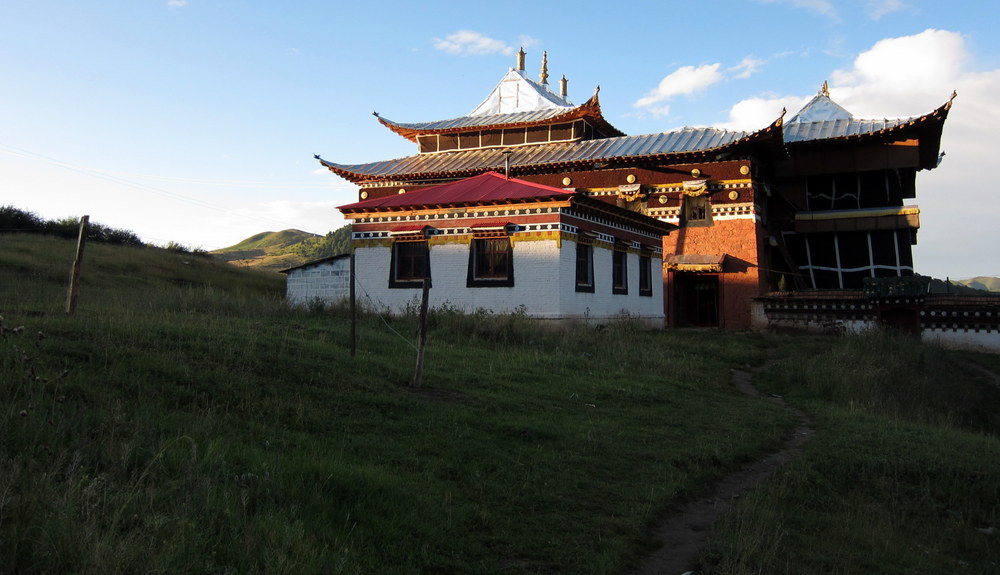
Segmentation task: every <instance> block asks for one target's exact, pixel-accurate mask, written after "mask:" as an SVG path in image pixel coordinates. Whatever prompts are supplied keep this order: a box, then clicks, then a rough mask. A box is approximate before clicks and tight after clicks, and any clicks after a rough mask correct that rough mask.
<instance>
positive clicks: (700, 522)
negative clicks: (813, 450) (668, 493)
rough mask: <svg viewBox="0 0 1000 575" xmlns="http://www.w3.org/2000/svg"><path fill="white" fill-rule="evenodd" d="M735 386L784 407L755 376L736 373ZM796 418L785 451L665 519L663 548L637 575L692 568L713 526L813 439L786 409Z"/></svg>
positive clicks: (800, 417) (659, 529) (801, 419)
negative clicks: (759, 388) (762, 388)
mask: <svg viewBox="0 0 1000 575" xmlns="http://www.w3.org/2000/svg"><path fill="white" fill-rule="evenodd" d="M732 383H733V385H734V386H735V387H736V388H737V389H739V390H740V391H742V392H743V393H745V394H747V395H750V396H752V397H760V398H764V399H766V400H768V401H773V402H775V403H780V404H782V405H784V401H783V400H782V399H781V398H780V397H770V396H768V397H765V396H763V395H761V393H760V392H759V391H757V388H756V387H754V385H753V374H752V373H751V372H748V371H742V370H733V371H732ZM785 409H787V410H789V411H790V412H791V413H792V415H794V416H795V430H794V433H793V434H792V437H791V438H790V439H788V440H787V441H786V442H785V444H784V445H783V446H782V448H781V449H780V450H778V451H776V452H774V453H771V454H770V455H768V456H767V457H765V458H764V459H762V460H760V461H756V462H754V463H751V464H750V465H747V466H746V467H744V468H743V469H740V470H739V471H737V472H735V473H733V474H730V475H728V476H726V477H724V478H723V479H722V480H721V481H719V482H718V483H717V484H716V485H715V486H714V488H713V489H712V491H711V493H708V494H706V495H705V496H703V497H701V498H699V499H696V500H693V501H690V502H688V503H687V504H685V505H683V506H682V507H681V508H680V509H678V510H677V511H676V512H674V513H672V514H670V515H668V516H666V517H664V518H663V519H662V520H661V521H660V523H659V524H657V526H656V527H655V530H654V533H655V535H656V539H657V540H658V541H660V542H661V546H660V548H659V549H657V550H656V551H655V552H653V553H652V554H650V555H649V556H647V557H646V558H645V559H644V560H643V562H642V564H641V565H640V567H639V569H638V570H636V572H635V573H636V575H681V574H682V573H687V572H689V570H690V569H692V568H693V566H694V562H695V559H697V557H698V552H699V551H700V550H701V548H702V546H704V544H705V539H706V538H707V536H708V532H709V529H710V528H711V526H712V524H713V523H715V521H716V520H717V519H718V518H719V517H720V516H721V515H722V514H723V513H724V512H725V511H726V510H727V509H728V508H729V506H730V505H732V502H733V500H734V499H736V498H738V497H739V496H740V495H741V494H742V493H743V492H745V491H747V490H748V489H752V488H753V487H756V486H757V485H759V484H760V483H761V482H762V481H764V480H765V479H767V478H768V477H769V476H770V475H771V474H772V473H774V472H775V471H776V470H777V469H778V468H779V467H781V466H782V465H784V464H785V463H788V462H789V461H791V460H792V458H793V457H795V456H796V455H798V454H799V452H800V451H801V450H802V446H803V445H805V443H806V442H807V441H809V439H810V438H811V437H812V434H813V429H812V426H811V424H810V422H809V419H808V418H807V417H806V415H805V414H804V413H802V411H800V410H798V409H795V408H793V407H787V406H786V407H785Z"/></svg>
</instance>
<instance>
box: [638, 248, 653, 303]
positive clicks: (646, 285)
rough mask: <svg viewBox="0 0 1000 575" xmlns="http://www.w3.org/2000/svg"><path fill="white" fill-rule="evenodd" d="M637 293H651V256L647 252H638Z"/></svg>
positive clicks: (649, 294)
mask: <svg viewBox="0 0 1000 575" xmlns="http://www.w3.org/2000/svg"><path fill="white" fill-rule="evenodd" d="M639 295H640V296H648V297H651V296H652V295H653V258H652V257H651V256H650V255H648V254H639Z"/></svg>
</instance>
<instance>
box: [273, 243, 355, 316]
mask: <svg viewBox="0 0 1000 575" xmlns="http://www.w3.org/2000/svg"><path fill="white" fill-rule="evenodd" d="M281 273H283V274H285V275H287V276H288V279H287V280H286V281H285V299H286V301H287V302H288V303H289V304H290V305H293V306H301V305H307V304H309V303H312V302H322V303H324V304H334V303H338V302H341V301H344V300H347V299H348V297H349V295H350V290H351V256H350V255H349V254H340V255H336V256H330V257H326V258H322V259H318V260H313V261H311V262H306V263H304V264H302V265H300V266H295V267H293V268H288V269H286V270H281Z"/></svg>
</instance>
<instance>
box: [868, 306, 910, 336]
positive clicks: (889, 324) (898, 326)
mask: <svg viewBox="0 0 1000 575" xmlns="http://www.w3.org/2000/svg"><path fill="white" fill-rule="evenodd" d="M878 320H879V323H881V324H882V327H884V328H887V329H891V330H895V331H899V332H902V333H908V334H912V335H920V311H919V310H917V307H916V306H915V305H914V306H897V307H879V308H878Z"/></svg>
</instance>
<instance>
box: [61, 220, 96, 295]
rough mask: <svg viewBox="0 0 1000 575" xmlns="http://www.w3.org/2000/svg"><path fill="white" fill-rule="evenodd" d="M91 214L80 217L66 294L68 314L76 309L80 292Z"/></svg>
mask: <svg viewBox="0 0 1000 575" xmlns="http://www.w3.org/2000/svg"><path fill="white" fill-rule="evenodd" d="M88 223H90V216H83V217H82V218H80V236H79V238H77V240H76V259H75V260H73V270H72V271H71V272H70V275H69V292H68V293H67V294H66V315H73V313H74V312H75V311H76V297H77V295H78V294H79V293H80V264H82V263H83V248H84V246H85V245H86V244H87V224H88Z"/></svg>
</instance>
